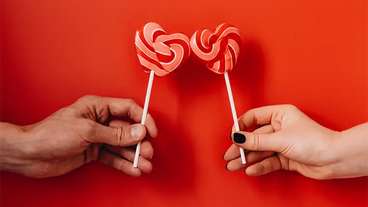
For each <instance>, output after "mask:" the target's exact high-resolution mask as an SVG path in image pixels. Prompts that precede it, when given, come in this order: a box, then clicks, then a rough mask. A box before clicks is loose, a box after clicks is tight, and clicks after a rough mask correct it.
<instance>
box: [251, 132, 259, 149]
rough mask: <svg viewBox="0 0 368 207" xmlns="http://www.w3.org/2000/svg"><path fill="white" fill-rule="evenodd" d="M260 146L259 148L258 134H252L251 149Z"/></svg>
mask: <svg viewBox="0 0 368 207" xmlns="http://www.w3.org/2000/svg"><path fill="white" fill-rule="evenodd" d="M260 148H261V144H260V138H259V134H254V135H253V149H254V150H260Z"/></svg>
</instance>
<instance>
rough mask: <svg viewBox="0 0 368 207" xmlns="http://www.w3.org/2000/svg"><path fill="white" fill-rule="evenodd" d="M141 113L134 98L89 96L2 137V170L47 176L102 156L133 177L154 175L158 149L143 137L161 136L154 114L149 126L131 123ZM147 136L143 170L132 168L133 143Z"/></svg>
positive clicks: (111, 164) (142, 156)
mask: <svg viewBox="0 0 368 207" xmlns="http://www.w3.org/2000/svg"><path fill="white" fill-rule="evenodd" d="M142 113H143V109H142V108H141V107H140V106H139V105H138V104H137V103H136V102H134V101H133V100H129V99H117V98H105V97H97V96H85V97H83V98H80V99H79V100H78V101H77V102H75V103H74V104H72V105H70V106H68V107H66V108H63V109H61V110H59V111H57V112H55V113H54V114H52V115H51V116H50V117H48V118H46V119H45V120H43V121H41V122H39V123H37V124H34V125H30V126H25V127H22V128H21V129H22V131H23V133H22V135H21V136H18V137H13V138H12V139H6V141H2V143H3V144H4V145H3V147H2V154H1V158H2V169H6V170H9V171H13V172H17V173H21V174H23V175H26V176H29V177H37V178H43V177H51V176H58V175H62V174H65V173H68V172H70V171H72V170H74V169H76V168H78V167H80V166H82V165H84V164H86V163H89V162H91V161H95V160H99V161H100V162H102V163H105V164H107V165H110V166H112V167H114V168H116V169H118V170H121V171H123V172H124V173H126V174H128V175H131V176H140V175H141V174H142V173H149V172H151V170H152V164H151V162H150V159H151V158H152V156H153V148H152V145H151V143H150V142H149V141H148V140H144V138H145V137H146V134H147V132H148V135H149V136H150V137H156V136H157V128H156V125H155V122H154V120H153V119H152V117H151V116H150V115H148V116H147V120H146V123H145V126H143V125H141V124H133V125H132V124H131V123H130V122H129V120H131V121H133V122H134V123H138V122H140V121H141V117H142ZM118 118H120V119H121V118H123V119H124V121H122V120H119V119H118ZM3 128H4V127H3ZM142 140H143V142H142V145H141V156H140V158H139V164H138V168H133V163H132V162H133V159H134V154H135V150H134V149H135V147H133V146H134V145H135V144H137V143H138V142H139V141H142ZM4 148H5V150H4Z"/></svg>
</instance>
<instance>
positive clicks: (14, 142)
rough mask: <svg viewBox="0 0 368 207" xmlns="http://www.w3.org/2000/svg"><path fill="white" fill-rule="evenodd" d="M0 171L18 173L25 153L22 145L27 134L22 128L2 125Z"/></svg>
mask: <svg viewBox="0 0 368 207" xmlns="http://www.w3.org/2000/svg"><path fill="white" fill-rule="evenodd" d="M0 131H1V133H0V170H1V171H11V172H17V171H18V169H19V167H20V166H21V165H22V162H23V161H22V160H23V159H22V158H24V157H25V156H24V155H25V153H24V149H23V147H22V145H23V144H22V143H23V142H24V140H26V137H27V133H26V132H25V131H24V129H22V128H21V127H20V126H17V125H13V124H9V123H0Z"/></svg>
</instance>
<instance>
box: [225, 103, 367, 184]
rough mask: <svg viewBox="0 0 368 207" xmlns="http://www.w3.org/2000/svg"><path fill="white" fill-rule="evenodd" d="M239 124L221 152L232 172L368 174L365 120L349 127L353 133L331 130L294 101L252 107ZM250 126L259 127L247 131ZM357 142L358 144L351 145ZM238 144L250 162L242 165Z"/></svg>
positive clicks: (325, 175)
mask: <svg viewBox="0 0 368 207" xmlns="http://www.w3.org/2000/svg"><path fill="white" fill-rule="evenodd" d="M239 124H240V128H241V131H240V132H238V133H234V130H233V132H232V139H233V142H234V144H233V145H232V146H231V147H230V148H229V149H228V150H227V152H226V153H225V154H224V156H223V158H224V160H225V161H228V164H227V166H226V168H227V169H228V170H229V171H238V170H241V169H243V168H246V170H245V173H246V174H247V175H250V176H259V175H263V174H267V173H270V172H272V171H276V170H280V169H284V170H290V171H297V172H299V173H301V174H302V175H304V176H306V177H310V178H314V179H333V178H342V177H356V176H362V175H368V173H367V171H368V164H367V162H368V149H367V145H366V144H367V141H363V140H368V136H367V135H368V133H366V132H368V131H367V129H368V128H367V126H368V125H367V124H365V126H364V125H362V126H360V127H358V128H355V129H351V131H356V132H355V133H352V132H350V130H348V131H345V132H336V131H332V130H330V129H327V128H325V127H323V126H321V125H319V124H318V123H316V122H315V121H313V120H312V119H310V118H309V117H308V116H306V115H305V114H304V113H302V112H301V111H300V110H298V109H297V108H296V107H295V106H292V105H277V106H267V107H262V108H256V109H253V110H250V111H248V112H247V113H245V114H244V115H243V116H241V117H240V118H239ZM252 127H256V128H257V129H256V130H254V131H253V132H245V131H246V130H248V129H250V128H252ZM364 132H365V133H366V134H365V133H364ZM349 137H350V138H351V139H350V142H348V141H347V140H348V139H349ZM362 137H363V138H362ZM364 137H365V138H364ZM354 141H355V143H356V144H355V146H354V144H349V143H354ZM362 145H363V146H365V147H362ZM238 147H241V148H243V149H245V150H246V151H247V152H248V153H247V154H246V160H247V164H246V165H242V163H241V160H240V154H239V149H238ZM356 150H358V151H359V153H357V152H355V151H356ZM352 162H353V163H355V164H349V163H352ZM359 163H360V164H359ZM349 166H350V167H351V168H352V169H348V168H349Z"/></svg>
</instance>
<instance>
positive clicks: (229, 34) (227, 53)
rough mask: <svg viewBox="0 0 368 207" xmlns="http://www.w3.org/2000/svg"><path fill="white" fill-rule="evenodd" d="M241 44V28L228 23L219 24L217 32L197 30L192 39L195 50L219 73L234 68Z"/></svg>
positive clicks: (208, 66) (209, 66) (191, 44)
mask: <svg viewBox="0 0 368 207" xmlns="http://www.w3.org/2000/svg"><path fill="white" fill-rule="evenodd" d="M240 45H241V37H240V34H239V30H238V29H237V28H236V27H234V26H232V25H230V24H227V23H224V24H221V25H219V26H218V27H217V28H216V30H215V32H212V31H210V30H208V29H200V30H197V31H196V32H195V33H194V35H193V36H192V38H191V39H190V46H191V48H192V50H193V52H194V53H195V54H196V55H197V56H198V57H199V58H200V59H201V60H203V61H204V62H205V63H206V66H207V68H208V69H210V70H211V71H213V72H215V73H218V74H223V73H225V72H227V71H231V70H232V69H233V68H234V66H235V64H236V62H237V60H238V56H239V51H240Z"/></svg>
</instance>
